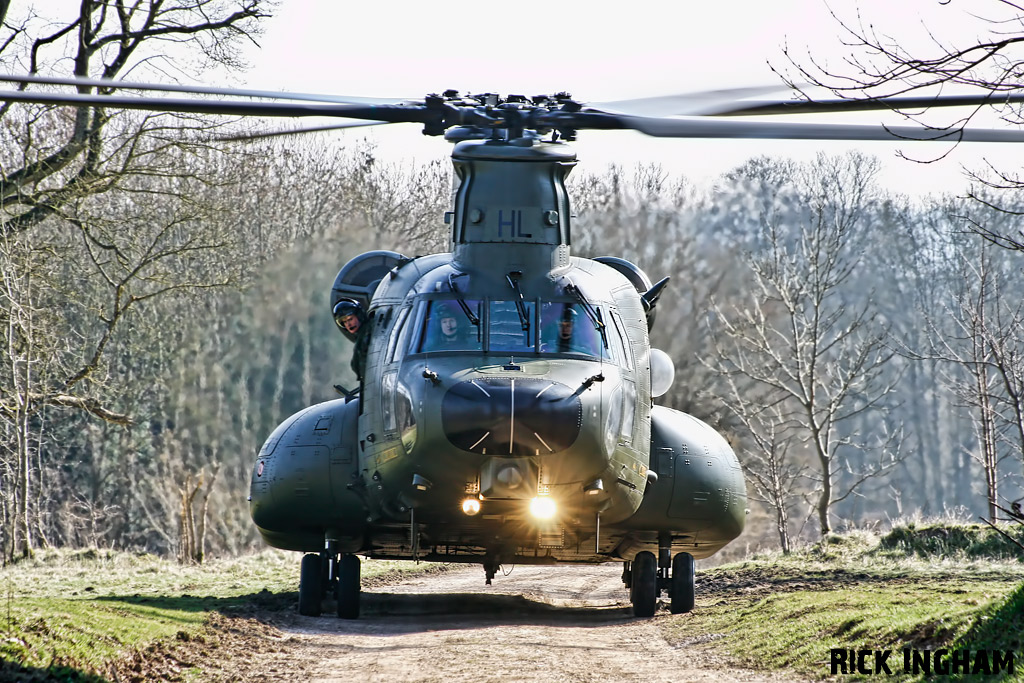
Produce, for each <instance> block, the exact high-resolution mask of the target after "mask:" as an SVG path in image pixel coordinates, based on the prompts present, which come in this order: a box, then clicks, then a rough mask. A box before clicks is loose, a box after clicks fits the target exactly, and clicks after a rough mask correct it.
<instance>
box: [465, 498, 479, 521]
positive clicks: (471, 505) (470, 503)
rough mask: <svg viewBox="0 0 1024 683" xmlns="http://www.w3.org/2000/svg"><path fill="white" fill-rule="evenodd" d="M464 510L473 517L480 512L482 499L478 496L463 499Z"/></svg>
mask: <svg viewBox="0 0 1024 683" xmlns="http://www.w3.org/2000/svg"><path fill="white" fill-rule="evenodd" d="M462 511H463V512H465V513H466V514H467V515H469V516H470V517H472V516H473V515H475V514H476V513H478V512H480V500H479V499H478V498H476V497H472V498H467V499H465V500H464V501H462Z"/></svg>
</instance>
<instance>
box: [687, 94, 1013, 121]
mask: <svg viewBox="0 0 1024 683" xmlns="http://www.w3.org/2000/svg"><path fill="white" fill-rule="evenodd" d="M1021 102H1024V94H1009V93H999V94H998V95H993V94H992V93H989V94H987V95H940V96H936V97H887V98H885V99H870V100H789V101H787V100H755V101H749V102H735V103H734V104H732V105H731V106H730V105H728V104H722V105H719V106H717V107H716V106H714V105H712V106H710V107H708V108H707V109H706V110H704V111H701V112H698V113H699V114H701V115H704V116H762V115H776V114H781V115H786V114H837V113H842V112H854V111H885V110H890V111H897V110H898V111H902V110H905V109H931V108H933V107H977V106H982V105H1000V104H1017V103H1021Z"/></svg>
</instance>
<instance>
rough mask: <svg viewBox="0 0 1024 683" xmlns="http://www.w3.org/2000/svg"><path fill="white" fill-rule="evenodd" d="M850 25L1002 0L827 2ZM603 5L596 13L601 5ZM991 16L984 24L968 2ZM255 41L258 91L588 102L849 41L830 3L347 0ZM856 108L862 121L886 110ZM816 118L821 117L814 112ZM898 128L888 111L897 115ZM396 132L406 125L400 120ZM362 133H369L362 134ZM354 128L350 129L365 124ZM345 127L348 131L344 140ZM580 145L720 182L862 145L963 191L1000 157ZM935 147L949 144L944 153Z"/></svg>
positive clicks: (914, 33)
mask: <svg viewBox="0 0 1024 683" xmlns="http://www.w3.org/2000/svg"><path fill="white" fill-rule="evenodd" d="M832 4H833V5H835V6H836V8H837V9H836V12H837V14H839V16H840V17H842V18H843V19H844V20H845V21H847V22H850V23H856V22H858V21H862V22H864V23H865V24H872V25H874V26H875V27H876V28H878V29H879V30H880V31H883V32H885V33H888V34H890V35H892V36H893V37H894V38H896V39H898V40H899V41H900V44H901V45H903V46H905V47H908V48H910V47H914V46H923V47H925V48H928V49H934V47H933V45H932V42H931V39H930V38H929V37H928V33H927V32H928V31H931V32H932V33H933V34H934V35H935V36H936V37H937V38H938V39H940V40H943V41H948V42H952V43H955V42H956V41H959V42H965V41H968V40H971V41H973V40H974V39H975V38H976V37H978V36H979V35H982V33H983V31H984V30H985V29H986V27H988V26H990V24H989V23H988V22H986V21H984V20H983V19H989V18H999V17H997V16H996V15H995V14H994V12H997V11H999V8H1000V7H1003V5H1002V4H1001V3H999V2H998V1H997V0H970V2H968V1H966V0H947V1H946V2H945V3H944V4H943V3H940V2H938V0H899V2H893V0H860V1H859V2H852V1H851V0H834V2H833V3H832ZM599 8H601V9H599ZM968 8H971V9H973V11H975V12H979V11H981V12H986V11H987V12H989V14H985V15H984V16H983V17H982V18H981V19H979V18H977V17H974V16H973V15H971V14H970V13H969V12H968ZM265 27H266V29H265V30H266V32H265V35H264V36H263V37H262V39H261V41H260V42H261V48H260V49H259V50H256V49H254V50H251V51H249V52H248V54H247V57H248V59H249V61H250V63H251V64H252V68H251V69H250V70H249V71H248V72H247V74H246V76H245V78H244V82H246V83H247V84H248V85H250V86H252V87H260V88H270V89H286V90H298V91H311V92H330V93H340V94H346V95H358V96H381V97H422V96H423V95H424V94H426V93H428V92H439V91H442V90H444V89H447V88H454V89H457V90H460V91H463V92H485V91H488V92H499V93H503V94H507V93H517V94H525V95H532V94H538V93H552V92H557V91H569V92H571V93H572V94H573V95H574V96H576V97H577V98H579V99H582V100H585V101H591V102H600V101H605V100H615V99H623V98H630V97H645V96H653V95H664V94H673V93H685V92H691V91H697V90H705V89H715V88H733V87H744V86H752V85H770V84H775V83H779V84H780V85H781V81H780V79H779V77H778V76H777V75H776V74H775V73H774V72H773V71H772V69H771V67H770V66H769V64H771V65H773V66H775V67H776V68H780V69H790V68H791V67H790V65H789V62H788V60H787V58H786V56H785V55H784V53H783V48H784V47H785V46H788V48H789V51H790V54H791V55H793V56H794V58H795V59H797V60H800V61H804V60H809V57H808V55H809V54H812V55H814V57H815V59H817V60H818V61H820V62H823V63H826V64H828V65H829V66H831V67H834V68H844V67H842V63H843V60H844V58H845V57H846V56H847V55H848V53H849V51H850V49H849V48H846V47H844V46H843V45H842V43H841V40H842V35H843V32H842V28H841V26H840V25H839V23H838V22H837V20H836V19H835V18H834V17H833V16H832V15H831V13H830V10H829V7H828V6H827V5H826V3H825V2H824V1H823V0H773V1H772V2H764V1H763V0H761V1H754V0H739V1H732V2H730V1H728V0H726V1H722V0H719V1H718V2H699V3H698V2H667V1H666V2H652V1H649V0H633V1H632V2H625V3H617V4H615V5H610V4H608V3H593V2H580V1H572V2H551V3H546V4H545V3H528V4H527V3H512V4H509V3H473V4H464V5H455V4H442V3H412V2H388V1H386V0H384V1H379V2H361V3H342V2H338V0H282V2H281V4H280V6H279V8H278V10H277V11H276V12H275V16H274V18H272V19H270V20H269V21H267V22H266V25H265ZM866 117H867V118H865V115H860V118H858V119H857V120H858V122H874V121H880V120H882V115H881V114H877V115H876V114H870V115H866ZM818 120H836V119H824V118H821V117H818ZM888 120H889V122H890V123H896V122H897V121H895V120H894V119H891V118H890V119H888ZM388 128H390V129H391V130H387V131H382V130H381V128H375V129H373V130H374V132H373V133H372V135H374V136H375V137H376V139H378V140H379V141H380V145H381V148H382V151H384V152H385V153H386V154H388V155H389V156H394V158H404V157H407V156H411V157H415V158H417V159H419V160H423V159H426V158H430V157H436V156H440V155H444V154H447V153H448V151H449V150H448V147H447V144H446V143H444V142H442V141H440V140H437V139H430V140H423V138H422V136H421V135H420V133H419V131H418V130H417V129H416V128H415V127H414V126H412V125H401V126H390V127H388ZM396 128H398V129H399V130H397V131H396V130H394V129H396ZM365 130H369V129H363V131H365ZM363 131H360V132H356V131H349V132H346V133H344V134H343V135H345V136H348V137H350V138H352V139H355V138H357V137H358V136H360V135H364V134H366V133H365V132H363ZM339 135H342V134H339ZM580 137H581V140H580V142H579V143H578V144H577V145H576V148H577V151H578V153H579V155H580V160H581V162H582V163H583V164H585V165H586V167H587V168H590V169H592V170H600V167H601V166H602V165H604V164H607V163H610V162H612V161H620V162H622V163H625V164H627V165H632V164H634V163H636V162H638V161H652V162H657V163H661V164H664V165H665V166H666V167H668V168H670V169H673V170H677V171H679V172H682V173H684V174H686V175H687V176H689V177H691V178H692V179H694V180H697V181H702V180H708V179H713V178H714V177H717V176H718V175H719V174H721V173H722V172H724V171H726V170H728V169H729V168H732V167H733V166H735V165H738V164H739V163H742V161H743V160H745V159H746V158H748V157H750V156H754V155H757V154H767V155H770V156H792V157H795V158H797V159H808V158H811V157H812V156H813V155H814V154H815V153H816V152H817V151H829V152H837V153H838V152H841V151H843V150H846V149H852V148H854V147H859V148H860V149H862V150H863V151H865V152H868V153H870V154H874V155H876V156H878V157H879V158H880V159H882V160H883V162H885V171H884V172H883V175H882V177H881V180H882V181H883V182H884V183H885V184H886V185H887V186H889V187H892V188H893V189H895V190H897V191H902V192H910V193H917V192H922V191H926V190H927V189H929V188H937V189H941V190H949V191H954V190H962V189H964V188H965V187H966V180H964V179H963V177H962V175H961V174H960V166H961V164H963V163H968V164H974V165H977V164H979V163H980V160H981V158H982V157H983V156H989V157H997V156H999V155H1002V156H1003V157H1005V156H1007V155H1008V153H1005V152H999V151H998V150H997V148H995V147H993V146H991V145H989V146H982V145H976V146H974V147H973V148H971V149H965V148H963V147H961V148H959V149H957V150H954V152H953V154H952V155H951V156H950V158H948V159H946V160H944V161H942V162H940V163H938V164H932V165H920V164H914V163H912V162H908V161H903V160H899V159H897V158H896V151H897V150H902V151H904V152H906V153H908V154H910V155H913V156H914V157H916V158H919V159H929V158H932V157H933V156H938V155H939V154H941V153H942V152H945V151H947V149H948V146H946V145H935V144H930V145H926V146H925V145H917V146H912V145H908V144H906V143H904V144H902V145H893V144H888V143H858V144H857V145H854V144H838V143H822V142H791V141H787V142H778V141H776V142H765V143H758V142H753V141H749V140H743V141H739V140H736V141H692V140H663V139H657V140H655V139H650V138H645V136H643V135H641V134H639V133H634V132H604V131H593V132H587V131H584V132H583V133H581V135H580ZM940 148H941V150H940Z"/></svg>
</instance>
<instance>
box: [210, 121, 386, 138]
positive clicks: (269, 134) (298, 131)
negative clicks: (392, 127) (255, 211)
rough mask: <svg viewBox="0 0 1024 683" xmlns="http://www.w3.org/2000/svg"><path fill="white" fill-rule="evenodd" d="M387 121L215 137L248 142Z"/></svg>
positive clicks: (379, 124)
mask: <svg viewBox="0 0 1024 683" xmlns="http://www.w3.org/2000/svg"><path fill="white" fill-rule="evenodd" d="M387 123H388V122H387V121H351V122H347V123H332V124H330V125H327V126H314V127H312V128H293V129H292V130H274V131H267V132H266V133H238V134H236V135H220V136H217V137H215V138H214V140H217V141H218V142H248V141H250V140H262V139H265V138H275V137H283V136H285V135H301V134H302V133H320V132H323V131H330V130H344V129H346V128H359V127H362V126H381V125H387Z"/></svg>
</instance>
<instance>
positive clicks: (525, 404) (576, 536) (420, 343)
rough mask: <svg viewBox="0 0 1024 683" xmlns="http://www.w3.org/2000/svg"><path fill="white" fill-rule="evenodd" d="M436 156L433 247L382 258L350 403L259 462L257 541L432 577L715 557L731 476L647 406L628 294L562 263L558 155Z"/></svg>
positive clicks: (713, 444) (711, 438)
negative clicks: (444, 228)
mask: <svg viewBox="0 0 1024 683" xmlns="http://www.w3.org/2000/svg"><path fill="white" fill-rule="evenodd" d="M453 156H454V157H455V161H456V169H457V171H458V173H459V175H460V178H461V184H460V188H459V191H458V193H457V194H456V196H455V207H454V208H455V210H454V211H453V212H452V213H451V214H449V215H448V216H447V218H448V220H449V222H450V224H451V225H452V252H451V253H445V254H435V255H432V256H426V257H421V258H417V259H411V260H410V259H400V258H399V259H395V260H393V261H388V260H386V259H385V260H384V261H382V262H383V263H384V266H385V267H384V268H383V270H381V273H383V275H381V273H378V274H377V279H374V281H373V282H372V283H371V285H370V286H369V287H368V288H367V292H366V301H367V304H368V306H367V313H368V317H367V320H366V322H365V323H364V324H365V325H367V326H368V330H364V331H363V333H364V334H369V335H370V337H369V343H368V347H367V349H368V350H367V357H366V367H365V370H364V381H363V383H362V386H361V391H360V393H359V396H358V398H350V399H339V400H336V401H330V402H327V403H323V404H320V405H318V406H313V407H312V408H309V409H307V410H306V411H303V412H301V413H299V414H297V415H295V416H293V417H292V418H290V419H289V420H288V421H286V422H285V423H283V424H282V425H281V426H280V427H278V429H277V430H276V431H275V432H274V434H273V435H272V436H271V437H270V438H269V439H268V440H267V443H266V444H265V445H264V446H263V448H262V449H261V451H260V453H259V456H258V457H257V461H256V464H255V466H254V469H253V477H252V487H251V498H250V501H251V511H252V516H253V520H254V521H255V523H256V525H257V527H258V528H259V530H260V532H261V534H262V535H263V537H264V539H265V540H266V541H267V542H268V543H270V544H271V545H273V546H276V547H280V548H286V549H292V550H300V551H311V552H318V551H321V550H323V549H324V548H325V545H328V546H329V547H330V548H332V549H333V550H334V551H336V552H349V553H360V554H364V555H367V556H371V557H394V558H413V557H417V558H420V559H426V560H440V561H448V562H450V561H467V562H470V561H472V562H476V561H481V560H485V561H488V562H492V563H493V562H495V561H497V562H601V561H607V560H609V559H625V560H629V559H632V558H633V557H634V556H635V554H636V553H637V552H639V551H640V550H645V549H646V550H654V551H657V549H658V548H659V547H660V548H662V549H664V548H666V547H671V548H672V551H673V552H680V551H684V550H685V551H687V552H690V553H692V554H693V555H694V557H697V558H700V557H706V556H707V555H710V554H712V553H714V552H715V551H717V550H718V549H719V548H721V547H722V546H723V545H724V544H725V543H727V542H729V541H730V540H732V539H733V538H735V537H736V536H737V535H738V534H739V533H740V531H741V530H742V528H743V524H744V519H745V510H744V508H745V504H746V494H745V489H744V484H743V479H742V476H741V474H740V469H739V464H738V462H737V460H736V457H735V455H734V454H733V452H732V450H731V449H730V448H729V446H728V444H727V443H726V442H725V441H724V439H722V437H721V436H719V435H718V434H717V433H715V432H714V431H713V430H711V429H710V428H709V427H707V425H705V424H704V423H702V422H700V421H698V420H696V419H694V418H692V417H690V416H687V415H685V414H683V413H679V412H677V411H674V410H670V409H668V408H663V407H655V408H653V409H652V401H651V367H650V359H649V352H650V343H649V339H648V317H647V311H646V310H645V302H644V300H643V299H642V292H638V288H637V286H636V282H631V280H630V279H628V278H627V277H626V275H624V274H623V272H621V270H620V269H617V268H615V267H610V266H609V265H606V264H605V263H603V262H599V261H595V260H590V259H581V258H575V257H571V256H570V254H569V235H568V224H569V223H568V222H569V215H570V214H569V207H568V200H567V198H566V197H565V194H564V186H563V184H562V179H563V178H564V175H565V174H566V173H567V172H568V170H569V168H571V166H572V163H573V161H574V157H572V156H571V154H569V153H568V152H566V151H564V150H563V149H561V148H559V147H554V148H553V149H547V148H544V149H525V150H524V149H521V148H519V149H512V148H511V146H510V145H491V146H489V144H488V143H478V142H473V143H466V142H464V143H462V144H460V145H459V146H458V147H457V148H456V152H455V154H454V155H453ZM377 254H380V252H378V253H377ZM396 256H397V255H396ZM366 258H367V259H368V260H367V261H366V262H367V263H370V262H371V260H372V259H373V258H381V257H379V256H374V255H373V253H371V255H367V256H366ZM392 263H393V265H392ZM356 265H357V266H358V264H356ZM389 266H390V267H389ZM346 269H348V270H346ZM346 269H343V270H342V273H339V281H338V282H336V285H335V294H336V295H337V294H338V292H339V291H340V290H342V289H344V287H346V286H348V284H351V283H350V282H349V280H351V279H352V277H354V276H351V277H350V275H345V274H346V273H349V274H351V273H352V272H355V271H356V270H358V268H356V267H350V266H346ZM643 277H646V276H643ZM332 304H333V302H332ZM339 362H340V361H339ZM538 501H539V502H540V503H542V504H543V505H542V507H544V506H545V505H546V507H547V517H546V518H540V517H538V516H537V513H538V510H537V508H536V507H535V506H536V505H537V503H538ZM540 512H543V511H542V510H541V511H540Z"/></svg>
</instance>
